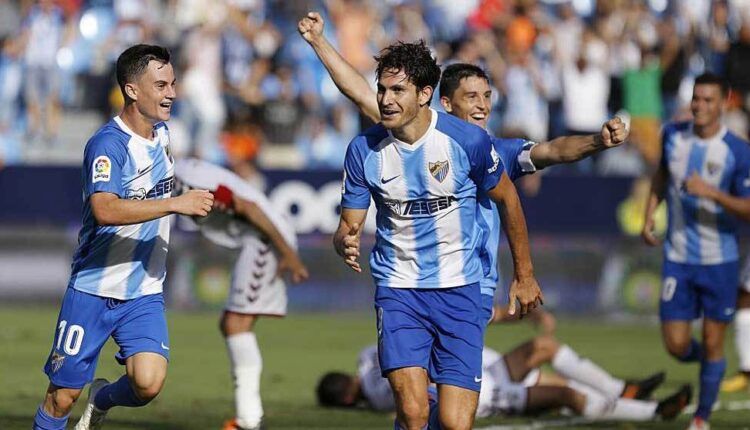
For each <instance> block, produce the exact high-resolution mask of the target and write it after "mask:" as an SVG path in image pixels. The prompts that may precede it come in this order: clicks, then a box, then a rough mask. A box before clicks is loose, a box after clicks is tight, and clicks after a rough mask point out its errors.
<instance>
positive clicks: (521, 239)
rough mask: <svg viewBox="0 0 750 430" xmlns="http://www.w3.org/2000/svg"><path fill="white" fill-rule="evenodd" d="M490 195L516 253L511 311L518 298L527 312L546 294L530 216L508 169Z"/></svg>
mask: <svg viewBox="0 0 750 430" xmlns="http://www.w3.org/2000/svg"><path fill="white" fill-rule="evenodd" d="M488 195H489V197H490V198H491V199H492V200H493V201H494V202H495V203H497V205H498V209H499V211H500V219H501V220H502V225H503V231H504V232H505V237H506V238H507V240H508V245H509V246H510V252H511V255H512V256H513V270H514V273H513V281H512V283H511V286H510V292H509V301H508V303H509V311H508V312H509V313H510V314H515V312H516V299H518V301H519V303H520V304H521V315H524V314H526V313H527V312H528V311H529V310H531V309H534V308H535V307H536V306H537V304H539V303H541V302H542V301H543V296H542V291H541V289H540V288H539V284H538V283H537V281H536V278H535V277H534V267H533V265H532V263H531V252H530V250H529V236H528V232H527V230H526V218H525V217H524V215H523V209H522V208H521V201H520V200H519V198H518V193H517V192H516V188H515V187H514V186H513V183H512V182H511V181H510V179H509V178H508V175H507V174H506V173H505V172H504V171H503V173H502V175H501V177H500V181H499V182H498V183H497V185H496V186H495V187H494V188H492V189H491V190H490V191H489V192H488Z"/></svg>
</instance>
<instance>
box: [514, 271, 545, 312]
mask: <svg viewBox="0 0 750 430" xmlns="http://www.w3.org/2000/svg"><path fill="white" fill-rule="evenodd" d="M516 300H518V303H519V304H520V305H521V309H520V314H519V316H521V317H523V316H524V315H526V314H527V313H528V312H529V311H530V310H532V309H534V308H536V307H537V306H538V305H540V304H544V295H543V294H542V289H541V288H539V284H538V283H537V282H536V278H534V276H533V275H532V276H526V277H523V278H519V277H517V276H515V277H514V278H513V282H512V283H511V284H510V291H509V292H508V315H515V314H516Z"/></svg>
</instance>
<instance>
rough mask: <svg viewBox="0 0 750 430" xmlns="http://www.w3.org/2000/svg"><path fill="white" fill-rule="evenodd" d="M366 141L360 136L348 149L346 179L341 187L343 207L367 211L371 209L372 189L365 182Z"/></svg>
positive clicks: (345, 163)
mask: <svg viewBox="0 0 750 430" xmlns="http://www.w3.org/2000/svg"><path fill="white" fill-rule="evenodd" d="M365 148H366V141H365V140H364V139H363V138H362V137H361V136H358V137H356V138H355V139H354V140H352V142H351V143H349V147H348V148H347V149H346V157H345V158H344V179H343V185H342V187H341V207H342V208H348V209H367V208H368V207H370V189H369V188H368V186H367V181H366V180H365V158H366V157H365Z"/></svg>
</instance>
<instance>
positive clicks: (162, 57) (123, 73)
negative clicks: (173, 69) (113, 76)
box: [117, 44, 170, 97]
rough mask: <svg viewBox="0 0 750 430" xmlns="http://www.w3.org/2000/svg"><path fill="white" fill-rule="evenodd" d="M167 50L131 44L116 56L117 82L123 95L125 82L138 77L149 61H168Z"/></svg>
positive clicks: (163, 62) (154, 46) (164, 62)
mask: <svg viewBox="0 0 750 430" xmlns="http://www.w3.org/2000/svg"><path fill="white" fill-rule="evenodd" d="M169 57H170V55H169V50H168V49H167V48H164V47H162V46H156V45H144V44H140V45H133V46H131V47H130V48H128V49H126V50H125V51H123V52H122V54H120V56H119V57H117V84H118V85H120V90H121V91H122V94H123V95H125V84H127V83H129V82H133V81H134V80H135V79H138V77H139V76H141V74H143V72H144V71H145V70H146V67H148V63H150V62H151V61H158V62H160V63H162V64H167V63H169ZM126 97H127V96H126Z"/></svg>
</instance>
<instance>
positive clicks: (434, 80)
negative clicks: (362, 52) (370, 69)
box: [374, 39, 440, 90]
mask: <svg viewBox="0 0 750 430" xmlns="http://www.w3.org/2000/svg"><path fill="white" fill-rule="evenodd" d="M374 58H375V61H377V63H378V67H377V69H376V70H375V72H376V74H377V76H378V78H380V74H381V73H383V72H384V71H386V70H400V71H403V72H404V74H405V75H406V77H407V78H409V81H410V82H411V83H412V84H414V86H416V87H417V89H419V90H421V89H422V88H424V87H432V88H433V89H435V88H436V87H437V84H438V81H440V66H438V64H437V61H436V60H435V58H434V57H433V56H432V53H431V52H430V50H429V49H428V48H427V44H425V42H424V40H421V39H420V40H419V41H418V42H414V43H405V42H401V41H398V42H396V43H394V44H392V45H390V46H387V47H385V48H383V50H381V51H380V55H378V56H376V57H374Z"/></svg>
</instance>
